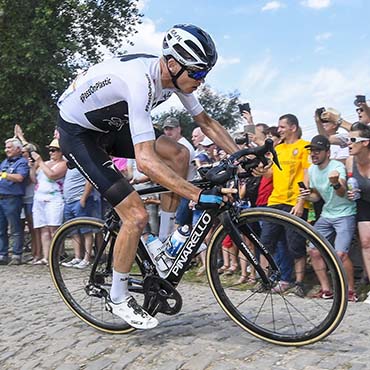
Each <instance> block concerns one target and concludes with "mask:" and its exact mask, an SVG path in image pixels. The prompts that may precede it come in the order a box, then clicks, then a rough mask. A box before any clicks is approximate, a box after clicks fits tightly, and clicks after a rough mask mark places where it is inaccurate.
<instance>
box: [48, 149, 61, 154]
mask: <svg viewBox="0 0 370 370" xmlns="http://www.w3.org/2000/svg"><path fill="white" fill-rule="evenodd" d="M55 152H59V149H56V148H50V149H49V153H55Z"/></svg>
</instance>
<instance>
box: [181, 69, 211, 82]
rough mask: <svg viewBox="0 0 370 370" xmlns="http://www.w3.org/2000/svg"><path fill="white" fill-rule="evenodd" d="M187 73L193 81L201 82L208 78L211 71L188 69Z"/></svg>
mask: <svg viewBox="0 0 370 370" xmlns="http://www.w3.org/2000/svg"><path fill="white" fill-rule="evenodd" d="M186 72H188V76H189V77H190V78H192V79H193V80H197V81H200V80H203V79H204V78H206V76H207V74H208V72H209V69H186Z"/></svg>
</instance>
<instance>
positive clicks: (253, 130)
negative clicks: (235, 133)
mask: <svg viewBox="0 0 370 370" xmlns="http://www.w3.org/2000/svg"><path fill="white" fill-rule="evenodd" d="M244 132H245V133H249V134H255V133H256V126H255V125H245V126H244Z"/></svg>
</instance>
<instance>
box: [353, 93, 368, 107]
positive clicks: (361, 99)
mask: <svg viewBox="0 0 370 370" xmlns="http://www.w3.org/2000/svg"><path fill="white" fill-rule="evenodd" d="M361 103H366V96H365V95H356V99H355V101H354V102H353V104H354V105H355V106H356V107H359V106H360V104H361Z"/></svg>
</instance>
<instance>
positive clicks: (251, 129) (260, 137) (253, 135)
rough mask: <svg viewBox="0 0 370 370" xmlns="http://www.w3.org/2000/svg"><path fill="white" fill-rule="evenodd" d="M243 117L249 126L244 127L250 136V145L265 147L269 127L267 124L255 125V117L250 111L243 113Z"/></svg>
mask: <svg viewBox="0 0 370 370" xmlns="http://www.w3.org/2000/svg"><path fill="white" fill-rule="evenodd" d="M242 116H243V118H244V119H245V120H246V121H247V122H248V125H245V126H244V132H245V133H246V134H247V135H248V142H249V145H250V146H260V145H263V144H264V142H265V138H266V134H267V130H268V128H269V126H268V125H267V124H266V123H257V124H256V125H255V124H254V122H253V116H252V114H251V113H250V112H248V111H243V113H242Z"/></svg>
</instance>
